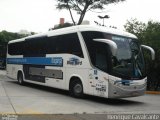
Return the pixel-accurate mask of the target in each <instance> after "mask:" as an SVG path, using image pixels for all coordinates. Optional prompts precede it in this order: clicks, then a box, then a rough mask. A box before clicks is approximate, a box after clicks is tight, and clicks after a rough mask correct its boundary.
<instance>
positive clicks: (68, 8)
mask: <svg viewBox="0 0 160 120" xmlns="http://www.w3.org/2000/svg"><path fill="white" fill-rule="evenodd" d="M67 6H68V10H69V13H70V16H71V19H72V22H73V24H74V25H75V24H76V23H75V21H74V18H73V15H72V12H71V9H70V7H69V5H68V2H67Z"/></svg>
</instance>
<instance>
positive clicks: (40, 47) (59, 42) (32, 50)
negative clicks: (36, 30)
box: [9, 33, 83, 57]
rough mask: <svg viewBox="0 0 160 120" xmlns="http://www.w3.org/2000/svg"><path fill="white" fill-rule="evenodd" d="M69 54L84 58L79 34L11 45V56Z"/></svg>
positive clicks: (31, 40)
mask: <svg viewBox="0 0 160 120" xmlns="http://www.w3.org/2000/svg"><path fill="white" fill-rule="evenodd" d="M61 53H68V54H74V55H77V56H79V57H83V52H82V49H81V45H80V41H79V38H78V35H77V33H72V34H65V35H59V36H52V37H47V36H42V37H36V38H29V39H26V40H25V41H24V42H17V43H12V44H9V54H11V55H20V54H21V55H22V54H23V55H31V56H37V55H42V54H61Z"/></svg>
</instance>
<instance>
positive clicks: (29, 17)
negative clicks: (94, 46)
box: [0, 0, 160, 33]
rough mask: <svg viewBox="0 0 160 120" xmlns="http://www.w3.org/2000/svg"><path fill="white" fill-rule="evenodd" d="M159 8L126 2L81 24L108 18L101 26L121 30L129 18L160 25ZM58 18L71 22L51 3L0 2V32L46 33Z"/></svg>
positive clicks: (152, 2)
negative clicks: (101, 17)
mask: <svg viewBox="0 0 160 120" xmlns="http://www.w3.org/2000/svg"><path fill="white" fill-rule="evenodd" d="M159 5H160V0H126V1H125V2H122V3H118V4H110V5H108V6H106V9H105V10H104V11H105V12H104V13H95V12H88V13H87V14H86V15H85V18H84V20H88V21H90V24H91V25H95V23H94V21H97V22H99V23H102V20H101V19H99V18H98V17H97V16H98V15H101V16H104V15H109V16H110V18H109V19H105V25H106V26H116V27H117V28H118V29H120V30H124V27H123V26H124V24H125V23H126V21H127V20H130V19H131V18H136V19H138V20H139V21H142V22H145V23H146V22H147V21H149V20H153V21H158V22H160V14H159V11H160V7H159ZM73 14H74V18H75V19H77V18H78V17H79V16H78V15H77V14H76V13H75V12H74V13H73ZM60 18H65V22H71V18H70V14H69V12H68V11H67V10H62V11H59V10H56V1H55V0H0V31H2V30H7V31H10V32H19V31H20V30H27V31H33V32H38V33H40V32H47V31H48V29H49V28H53V27H54V25H55V24H58V23H59V19H60Z"/></svg>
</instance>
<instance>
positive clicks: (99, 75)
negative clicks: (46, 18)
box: [7, 25, 155, 98]
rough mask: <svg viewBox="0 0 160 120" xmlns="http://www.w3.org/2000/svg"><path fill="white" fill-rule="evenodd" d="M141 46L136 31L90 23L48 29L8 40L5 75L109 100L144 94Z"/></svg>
mask: <svg viewBox="0 0 160 120" xmlns="http://www.w3.org/2000/svg"><path fill="white" fill-rule="evenodd" d="M142 47H143V48H146V49H148V50H150V51H151V55H152V59H154V56H155V55H154V50H153V49H152V48H151V47H149V46H145V45H140V44H139V42H138V39H137V37H136V36H135V35H133V34H130V33H127V32H122V31H118V30H114V29H107V28H103V27H93V26H89V25H80V26H73V27H68V28H62V29H58V30H53V31H49V32H47V33H45V34H38V35H33V36H29V37H26V38H22V39H18V40H13V41H10V42H9V43H8V50H7V76H8V77H10V78H12V79H17V80H18V82H19V84H24V83H25V82H29V83H34V84H40V85H45V86H50V87H54V88H59V89H64V90H69V91H70V93H71V95H73V96H75V97H81V96H82V95H83V94H89V95H94V96H100V97H105V98H123V97H133V96H140V95H143V94H144V93H145V90H146V85H147V84H146V83H147V78H146V71H145V62H144V57H143V53H142Z"/></svg>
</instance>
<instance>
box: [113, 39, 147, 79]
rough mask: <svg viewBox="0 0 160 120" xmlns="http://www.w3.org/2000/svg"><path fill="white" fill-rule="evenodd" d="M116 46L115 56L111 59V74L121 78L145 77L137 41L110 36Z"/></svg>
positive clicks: (143, 64)
mask: <svg viewBox="0 0 160 120" xmlns="http://www.w3.org/2000/svg"><path fill="white" fill-rule="evenodd" d="M112 40H113V41H114V42H115V43H116V44H117V47H118V50H117V54H116V56H113V57H112V74H113V75H115V76H121V77H122V78H130V79H139V78H143V77H144V76H145V63H144V60H143V55H142V52H141V49H140V47H139V44H138V42H137V40H134V39H131V38H127V37H119V36H112Z"/></svg>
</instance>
